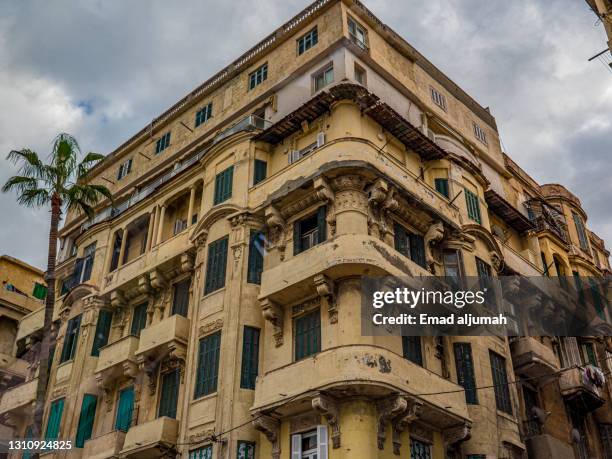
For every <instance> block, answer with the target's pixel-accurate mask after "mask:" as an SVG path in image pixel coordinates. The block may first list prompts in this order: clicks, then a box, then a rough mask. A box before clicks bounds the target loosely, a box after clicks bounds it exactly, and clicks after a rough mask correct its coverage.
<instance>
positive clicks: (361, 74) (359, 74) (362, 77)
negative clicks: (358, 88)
mask: <svg viewBox="0 0 612 459" xmlns="http://www.w3.org/2000/svg"><path fill="white" fill-rule="evenodd" d="M366 75H367V74H366V71H365V69H364V68H362V67H360V66H359V65H358V64H357V63H355V81H356V82H357V83H359V84H361V85H363V86H366V84H367V76H366Z"/></svg>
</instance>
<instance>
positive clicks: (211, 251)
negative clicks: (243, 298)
mask: <svg viewBox="0 0 612 459" xmlns="http://www.w3.org/2000/svg"><path fill="white" fill-rule="evenodd" d="M226 265H227V237H224V238H223V239H219V240H216V241H215V242H211V243H210V244H209V245H208V260H207V262H206V282H205V286H204V294H208V293H212V292H214V291H216V290H219V289H221V288H223V287H225V270H226Z"/></svg>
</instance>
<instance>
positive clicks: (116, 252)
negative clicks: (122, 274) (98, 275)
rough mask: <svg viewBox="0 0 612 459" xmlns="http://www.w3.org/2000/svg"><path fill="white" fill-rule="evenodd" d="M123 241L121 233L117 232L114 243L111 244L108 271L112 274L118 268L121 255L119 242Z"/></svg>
mask: <svg viewBox="0 0 612 459" xmlns="http://www.w3.org/2000/svg"><path fill="white" fill-rule="evenodd" d="M122 240H123V233H120V232H119V231H117V232H116V233H115V241H114V242H113V252H112V255H111V264H110V271H109V272H111V273H112V272H113V271H114V270H115V269H117V268H118V267H119V256H120V255H121V241H122Z"/></svg>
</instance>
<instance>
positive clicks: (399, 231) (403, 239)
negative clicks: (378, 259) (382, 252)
mask: <svg viewBox="0 0 612 459" xmlns="http://www.w3.org/2000/svg"><path fill="white" fill-rule="evenodd" d="M393 232H394V241H395V250H397V251H398V252H399V253H401V254H402V255H404V256H406V257H410V247H409V246H408V235H407V233H406V230H405V229H404V227H403V226H402V225H400V224H398V223H396V224H395V225H394V226H393Z"/></svg>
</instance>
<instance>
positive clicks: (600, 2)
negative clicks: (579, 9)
mask: <svg viewBox="0 0 612 459" xmlns="http://www.w3.org/2000/svg"><path fill="white" fill-rule="evenodd" d="M586 2H587V4H588V5H589V6H590V7H591V9H592V10H593V12H594V13H595V15H596V16H597V17H598V18H599V19H600V20H601V23H602V24H603V26H604V29H605V30H606V34H607V35H608V48H610V52H612V2H611V1H610V0H586Z"/></svg>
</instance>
